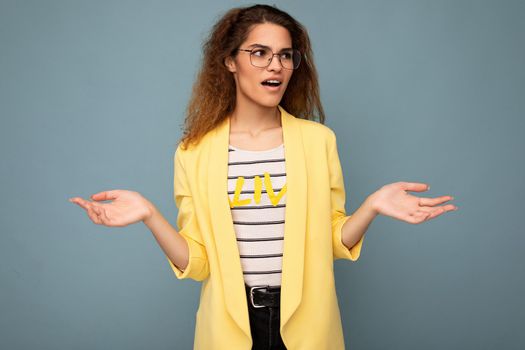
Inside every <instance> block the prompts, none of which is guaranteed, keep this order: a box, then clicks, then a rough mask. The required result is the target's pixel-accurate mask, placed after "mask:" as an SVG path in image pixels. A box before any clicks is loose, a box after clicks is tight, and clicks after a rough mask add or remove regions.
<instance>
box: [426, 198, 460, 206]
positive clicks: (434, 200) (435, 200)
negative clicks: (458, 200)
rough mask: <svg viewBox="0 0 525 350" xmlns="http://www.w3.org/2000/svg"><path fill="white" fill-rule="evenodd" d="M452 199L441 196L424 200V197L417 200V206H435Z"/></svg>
mask: <svg viewBox="0 0 525 350" xmlns="http://www.w3.org/2000/svg"><path fill="white" fill-rule="evenodd" d="M453 199H454V197H452V196H441V197H436V198H426V197H420V198H419V205H420V206H424V205H426V206H435V205H438V204H441V203H445V202H447V201H450V200H453Z"/></svg>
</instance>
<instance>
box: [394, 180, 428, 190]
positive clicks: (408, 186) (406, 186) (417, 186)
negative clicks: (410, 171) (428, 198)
mask: <svg viewBox="0 0 525 350" xmlns="http://www.w3.org/2000/svg"><path fill="white" fill-rule="evenodd" d="M400 184H401V188H402V189H403V190H405V191H413V192H423V191H427V190H429V189H430V185H427V184H425V183H421V182H400Z"/></svg>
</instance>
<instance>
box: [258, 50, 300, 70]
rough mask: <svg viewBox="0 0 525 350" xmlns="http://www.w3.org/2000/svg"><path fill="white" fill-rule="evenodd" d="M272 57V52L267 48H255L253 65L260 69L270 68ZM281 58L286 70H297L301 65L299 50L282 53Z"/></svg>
mask: <svg viewBox="0 0 525 350" xmlns="http://www.w3.org/2000/svg"><path fill="white" fill-rule="evenodd" d="M272 57H273V53H272V51H270V50H268V49H266V48H255V49H253V50H252V52H251V54H250V60H251V62H252V64H253V65H254V66H256V67H260V68H265V67H268V65H269V64H270V61H271V59H272ZM279 58H280V61H281V64H282V66H283V68H285V69H297V67H299V64H300V63H301V53H300V52H299V50H297V49H292V50H284V51H281V52H280V53H279Z"/></svg>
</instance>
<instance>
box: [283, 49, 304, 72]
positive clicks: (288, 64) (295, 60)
mask: <svg viewBox="0 0 525 350" xmlns="http://www.w3.org/2000/svg"><path fill="white" fill-rule="evenodd" d="M280 57H281V63H282V65H283V68H286V69H297V67H299V63H301V53H300V52H299V50H297V49H292V50H284V51H283V52H281V55H280Z"/></svg>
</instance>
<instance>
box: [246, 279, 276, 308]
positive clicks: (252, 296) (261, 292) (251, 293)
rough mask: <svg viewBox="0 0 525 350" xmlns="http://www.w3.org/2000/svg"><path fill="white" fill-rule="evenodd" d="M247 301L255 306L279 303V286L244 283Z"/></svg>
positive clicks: (271, 305) (268, 305) (272, 305)
mask: <svg viewBox="0 0 525 350" xmlns="http://www.w3.org/2000/svg"><path fill="white" fill-rule="evenodd" d="M244 285H245V288H246V295H247V297H248V302H249V303H251V305H252V306H253V307H255V308H259V307H278V306H280V305H281V286H269V285H254V286H249V285H247V284H244Z"/></svg>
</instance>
